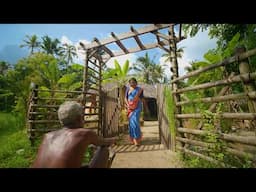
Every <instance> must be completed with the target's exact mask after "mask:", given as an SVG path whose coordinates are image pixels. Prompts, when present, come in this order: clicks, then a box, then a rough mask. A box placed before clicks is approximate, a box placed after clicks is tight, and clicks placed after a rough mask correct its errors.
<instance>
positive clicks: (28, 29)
mask: <svg viewBox="0 0 256 192" xmlns="http://www.w3.org/2000/svg"><path fill="white" fill-rule="evenodd" d="M131 25H132V26H133V27H134V28H135V29H138V28H141V27H143V26H145V25H146V24H0V60H5V61H8V62H10V63H15V62H16V61H17V60H18V59H19V58H21V57H25V56H27V55H28V50H27V48H20V47H19V46H20V45H21V44H23V40H24V39H25V36H26V35H34V34H35V35H37V36H38V37H40V38H41V37H43V36H45V35H48V36H50V37H51V38H58V39H60V40H61V42H63V43H65V42H68V43H72V44H73V45H77V44H78V42H79V41H81V40H82V41H83V42H85V43H88V42H91V41H92V39H93V38H94V37H97V38H98V39H99V40H101V39H105V38H107V37H109V35H110V33H111V32H114V33H115V34H120V33H124V32H127V31H130V26H131ZM161 32H162V33H167V30H162V31H161ZM140 37H141V40H142V41H143V42H144V43H145V44H146V43H153V42H155V38H152V37H154V36H153V35H151V34H150V35H143V36H140ZM122 42H123V43H124V44H125V45H126V46H127V48H132V47H135V46H136V44H135V42H132V41H129V40H125V41H122ZM108 47H109V48H110V49H111V50H113V51H115V50H116V49H117V48H118V47H117V46H115V45H112V46H108ZM178 47H185V48H184V54H183V58H182V59H180V60H179V67H180V73H181V74H183V73H184V67H185V66H188V65H189V62H190V61H192V60H202V58H203V54H204V53H206V52H207V51H208V50H209V49H212V48H215V47H216V40H214V39H213V40H211V39H209V37H208V35H207V32H199V33H198V34H197V35H196V36H195V37H194V38H189V37H188V38H187V39H185V40H183V41H181V42H180V43H179V44H178ZM147 52H148V53H149V56H150V57H151V58H152V59H153V57H155V62H156V63H160V64H163V63H164V60H165V59H164V58H162V57H161V55H162V54H163V53H164V52H163V51H162V50H161V49H159V48H155V49H151V50H147ZM145 53H146V51H141V52H138V53H134V54H128V55H124V56H120V57H117V58H113V59H117V60H118V61H119V63H120V64H122V63H124V62H125V60H126V59H129V60H130V62H131V64H132V63H133V62H135V60H136V58H137V57H139V56H144V55H145ZM80 57H81V58H80V59H77V60H76V61H77V62H79V63H81V64H82V55H80ZM113 59H110V60H109V61H108V63H107V65H108V66H110V67H111V66H113ZM166 73H167V74H170V73H169V67H166Z"/></svg>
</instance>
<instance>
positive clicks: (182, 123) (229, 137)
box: [158, 48, 256, 166]
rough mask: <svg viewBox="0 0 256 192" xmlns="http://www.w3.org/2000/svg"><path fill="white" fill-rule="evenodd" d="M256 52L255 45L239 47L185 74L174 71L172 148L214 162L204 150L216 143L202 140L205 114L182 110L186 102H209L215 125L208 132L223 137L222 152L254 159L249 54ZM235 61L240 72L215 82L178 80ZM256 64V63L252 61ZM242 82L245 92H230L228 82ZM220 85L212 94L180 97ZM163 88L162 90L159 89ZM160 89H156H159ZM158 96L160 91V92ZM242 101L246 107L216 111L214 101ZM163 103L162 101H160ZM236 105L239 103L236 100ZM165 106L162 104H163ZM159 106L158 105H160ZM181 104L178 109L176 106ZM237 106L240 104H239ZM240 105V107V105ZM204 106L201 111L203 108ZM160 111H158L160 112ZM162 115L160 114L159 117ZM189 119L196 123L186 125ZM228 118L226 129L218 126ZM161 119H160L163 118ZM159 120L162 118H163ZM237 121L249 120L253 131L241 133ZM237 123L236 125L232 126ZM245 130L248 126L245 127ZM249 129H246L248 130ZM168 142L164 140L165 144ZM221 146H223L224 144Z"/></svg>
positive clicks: (255, 111)
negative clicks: (187, 83) (232, 53)
mask: <svg viewBox="0 0 256 192" xmlns="http://www.w3.org/2000/svg"><path fill="white" fill-rule="evenodd" d="M254 55H256V49H253V50H250V51H247V52H245V49H244V48H239V49H237V50H236V54H235V56H232V57H230V58H228V59H225V60H224V61H221V62H219V63H217V64H212V65H209V66H207V67H204V68H202V69H198V70H195V71H192V72H190V73H187V74H186V75H184V76H181V77H178V76H177V75H176V77H175V78H173V80H172V81H171V84H172V88H173V89H172V93H173V96H174V100H175V105H176V113H175V118H176V121H179V123H176V125H179V126H176V132H177V136H176V137H175V139H176V142H175V146H172V147H173V148H174V149H175V148H177V149H178V150H180V151H183V152H184V153H188V154H191V155H195V156H198V157H200V158H203V159H205V160H207V161H211V162H215V163H216V162H217V161H216V159H214V157H211V156H210V155H208V154H207V153H204V152H203V151H205V149H208V148H209V147H212V146H213V145H214V144H215V143H211V142H206V141H205V140H204V141H203V139H202V138H203V137H204V136H206V135H207V134H209V131H207V130H206V129H205V127H204V123H203V121H204V120H205V118H206V117H205V116H204V115H203V113H202V112H203V111H200V109H198V108H197V107H195V109H196V110H195V111H194V113H187V114H184V112H183V111H184V110H183V109H184V108H185V107H186V106H188V105H194V106H196V105H198V104H200V103H210V104H211V105H209V108H208V109H205V110H208V111H210V112H211V113H212V117H214V122H212V123H214V127H215V130H213V132H211V133H212V134H214V135H215V136H216V137H217V139H219V140H220V141H223V142H224V143H225V152H224V151H223V153H226V152H227V153H229V154H232V155H235V156H236V157H240V158H247V159H249V160H251V161H252V162H255V160H256V127H255V125H256V124H255V120H256V92H255V79H256V72H255V71H250V70H249V64H248V58H249V57H251V56H254ZM235 62H236V63H237V66H238V67H239V73H235V72H232V73H231V74H229V75H228V76H227V77H226V78H225V79H220V80H217V81H214V82H208V83H203V84H199V85H193V86H190V87H181V86H180V85H181V84H180V81H182V80H184V79H187V78H191V77H195V76H198V75H200V74H202V73H205V72H208V71H210V70H215V69H219V68H222V69H223V68H224V67H225V66H228V65H230V64H232V63H235ZM254 65H256V64H254ZM237 83H242V85H243V89H244V92H243V93H233V92H232V89H231V85H234V84H237ZM217 87H218V88H219V89H220V92H219V93H218V94H217V95H215V96H213V97H206V98H196V99H188V98H186V99H183V100H181V98H185V96H184V95H185V94H186V93H188V92H191V91H196V92H199V91H201V90H209V89H210V88H217ZM161 92H162V91H161ZM158 93H159V92H158ZM160 99H161V95H160ZM241 101H246V102H244V103H245V104H247V109H248V110H247V111H245V110H239V109H238V110H231V109H230V107H226V109H229V110H227V111H222V112H218V111H216V108H217V104H218V103H223V104H224V105H226V106H230V105H231V104H232V103H239V102H241ZM162 105H163V103H162ZM238 105H239V104H238ZM163 106H164V105H163ZM160 108H161V107H160ZM178 108H180V110H177V109H178ZM238 108H239V106H238ZM240 109H241V108H240ZM205 110H204V111H205ZM159 114H160V113H159ZM162 116H163V115H160V117H162ZM191 119H194V120H198V121H197V122H198V124H197V125H196V126H195V127H191V126H190V127H186V122H188V121H190V120H191ZM223 119H226V120H227V119H229V120H230V122H231V124H230V126H229V127H228V129H227V130H225V132H224V131H223V127H220V123H218V122H220V120H223ZM162 121H163V120H162ZM162 121H161V122H162ZM239 121H240V125H244V124H245V123H247V124H249V125H250V126H249V128H247V129H249V131H250V133H254V134H251V135H247V136H245V135H242V134H240V133H241V129H244V128H245V126H239V127H238V123H236V122H239ZM160 125H161V124H160ZM165 126H166V125H162V126H161V132H160V133H161V135H165V136H163V138H165V139H163V140H166V139H167V138H168V137H167V136H166V134H165V133H163V132H164V130H165V129H166V128H165ZM234 126H237V127H234ZM247 131H248V130H247ZM249 131H248V133H249ZM168 143H170V142H167V145H168ZM223 149H224V148H223ZM220 164H221V165H222V166H226V165H224V164H223V163H220Z"/></svg>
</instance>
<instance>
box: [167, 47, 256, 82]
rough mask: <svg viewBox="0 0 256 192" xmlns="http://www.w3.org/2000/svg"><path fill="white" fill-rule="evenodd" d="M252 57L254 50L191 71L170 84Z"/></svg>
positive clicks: (255, 53) (255, 52) (255, 50)
mask: <svg viewBox="0 0 256 192" xmlns="http://www.w3.org/2000/svg"><path fill="white" fill-rule="evenodd" d="M253 55H256V49H252V50H250V51H247V52H246V53H242V54H240V55H236V56H233V57H230V58H227V59H225V60H224V61H221V62H219V63H217V64H212V65H209V66H207V67H204V68H202V69H198V70H195V71H192V72H190V73H187V74H186V75H183V76H181V77H178V78H175V79H173V80H172V81H171V83H174V82H177V81H180V80H183V79H186V78H189V77H193V76H196V75H199V74H201V73H203V72H205V71H209V70H211V69H215V68H217V67H220V66H225V65H228V64H230V63H233V62H235V61H239V60H244V59H246V58H248V57H250V56H253Z"/></svg>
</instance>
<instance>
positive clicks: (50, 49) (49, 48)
mask: <svg viewBox="0 0 256 192" xmlns="http://www.w3.org/2000/svg"><path fill="white" fill-rule="evenodd" d="M42 40H43V42H42V44H41V48H42V49H43V52H45V53H47V54H51V55H56V56H59V51H60V46H59V44H60V40H59V39H51V38H50V37H49V36H48V35H46V36H43V37H42Z"/></svg>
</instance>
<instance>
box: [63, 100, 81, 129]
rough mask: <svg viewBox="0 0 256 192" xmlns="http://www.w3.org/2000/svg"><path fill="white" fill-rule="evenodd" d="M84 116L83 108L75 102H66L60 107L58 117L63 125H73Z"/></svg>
mask: <svg viewBox="0 0 256 192" xmlns="http://www.w3.org/2000/svg"><path fill="white" fill-rule="evenodd" d="M82 114H83V107H82V105H80V104H79V103H77V102H75V101H66V102H64V103H63V104H61V105H60V107H59V110H58V117H59V120H60V122H61V124H62V125H72V124H74V123H76V121H77V119H78V118H79V117H81V115H82Z"/></svg>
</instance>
